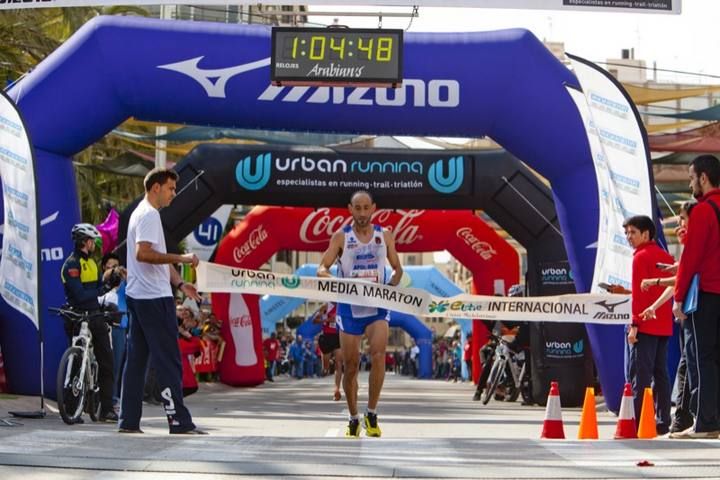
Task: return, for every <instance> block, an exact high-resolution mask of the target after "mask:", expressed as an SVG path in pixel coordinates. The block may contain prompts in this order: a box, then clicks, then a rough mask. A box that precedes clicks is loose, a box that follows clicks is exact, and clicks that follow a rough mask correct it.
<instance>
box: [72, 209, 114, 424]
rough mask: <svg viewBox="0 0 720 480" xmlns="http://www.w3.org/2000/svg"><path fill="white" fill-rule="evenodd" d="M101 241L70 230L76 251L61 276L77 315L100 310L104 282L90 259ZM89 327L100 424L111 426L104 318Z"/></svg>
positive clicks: (92, 232)
mask: <svg viewBox="0 0 720 480" xmlns="http://www.w3.org/2000/svg"><path fill="white" fill-rule="evenodd" d="M100 238H101V237H100V232H98V231H97V229H96V228H95V227H94V226H92V225H90V224H89V223H79V224H77V225H75V226H74V227H73V228H72V239H73V243H74V244H75V248H74V250H73V253H72V254H71V255H70V256H69V257H68V258H67V259H66V260H65V263H64V264H63V267H62V271H61V274H60V276H61V278H62V282H63V287H64V289H65V297H66V299H67V303H68V304H69V305H70V306H71V307H72V308H73V309H74V310H76V311H87V312H97V311H99V310H100V303H99V302H98V297H99V296H100V295H102V294H103V281H102V276H101V275H100V271H99V269H98V266H97V264H96V263H95V260H94V259H93V258H92V257H91V255H92V254H93V252H94V251H95V241H96V240H97V239H100ZM88 323H89V325H88V327H89V328H90V333H92V343H93V349H94V351H95V358H96V359H97V362H98V367H99V372H98V383H99V387H100V405H101V408H100V421H101V422H113V423H114V422H117V421H118V416H117V414H116V413H115V410H113V401H112V393H113V352H112V346H111V345H110V336H109V333H108V326H107V324H106V323H105V320H104V319H103V318H91V319H90V321H89V322H88Z"/></svg>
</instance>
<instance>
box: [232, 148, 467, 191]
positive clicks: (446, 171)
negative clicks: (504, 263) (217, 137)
mask: <svg viewBox="0 0 720 480" xmlns="http://www.w3.org/2000/svg"><path fill="white" fill-rule="evenodd" d="M476 163H477V161H475V159H474V157H473V156H472V155H468V154H465V155H457V154H455V153H451V154H447V153H445V152H443V151H442V150H438V151H437V152H433V153H428V152H423V153H417V154H415V155H413V156H411V157H407V156H406V157H405V158H398V154H397V153H382V152H379V153H378V152H372V151H357V152H351V151H340V152H339V151H335V150H329V149H328V150H325V151H315V152H302V151H291V150H268V151H261V152H254V153H251V154H249V155H247V156H245V157H243V158H241V159H239V160H238V162H237V166H236V167H235V182H234V183H233V187H234V188H235V189H243V190H248V191H251V192H257V191H260V190H262V191H263V192H265V193H273V192H277V193H278V194H280V195H287V194H289V193H290V194H292V193H313V194H314V195H318V194H323V192H333V193H334V192H337V191H338V190H344V191H353V190H358V189H363V190H369V191H373V192H377V193H383V192H391V193H392V194H393V195H405V194H410V195H413V196H417V195H432V196H438V195H455V196H457V195H469V194H471V193H472V186H473V166H474V165H475V164H476Z"/></svg>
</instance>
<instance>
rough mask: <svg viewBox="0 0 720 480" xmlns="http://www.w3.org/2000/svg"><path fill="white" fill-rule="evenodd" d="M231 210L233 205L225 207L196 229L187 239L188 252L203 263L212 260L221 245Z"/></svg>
mask: <svg viewBox="0 0 720 480" xmlns="http://www.w3.org/2000/svg"><path fill="white" fill-rule="evenodd" d="M231 210H232V205H223V206H221V207H220V208H218V209H217V210H216V211H215V213H213V214H212V215H211V216H210V217H208V218H206V219H205V220H204V221H203V222H202V223H201V224H200V225H198V226H197V227H195V230H193V231H192V233H191V234H190V235H188V236H187V237H185V245H187V250H188V252H192V253H194V254H195V255H197V256H198V258H199V259H200V260H202V261H208V260H210V257H211V256H212V254H213V252H214V251H215V248H216V247H217V246H218V243H220V239H221V238H222V234H223V232H224V231H225V225H227V221H228V218H230V212H231Z"/></svg>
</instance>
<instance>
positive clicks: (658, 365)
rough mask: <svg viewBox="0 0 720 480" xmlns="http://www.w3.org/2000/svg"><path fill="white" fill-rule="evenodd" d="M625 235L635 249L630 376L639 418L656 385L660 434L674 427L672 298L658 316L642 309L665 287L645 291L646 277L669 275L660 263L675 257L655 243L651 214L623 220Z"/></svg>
mask: <svg viewBox="0 0 720 480" xmlns="http://www.w3.org/2000/svg"><path fill="white" fill-rule="evenodd" d="M623 228H624V229H625V238H627V241H628V243H629V244H630V246H631V247H632V248H633V249H634V250H635V251H634V253H633V262H632V324H631V325H630V327H629V328H628V336H627V340H628V344H629V345H630V352H629V353H630V354H629V357H628V373H629V377H630V378H629V380H630V382H631V383H632V390H633V397H634V404H635V421H636V422H639V421H640V410H641V408H642V401H643V392H644V391H645V388H646V387H650V386H654V388H653V398H654V399H655V412H656V425H657V431H658V433H659V434H660V435H664V434H666V433H668V432H669V431H670V423H671V420H670V408H671V405H670V376H669V374H668V368H667V351H668V340H669V339H670V337H671V336H672V333H673V322H672V312H671V309H670V302H665V304H664V305H663V306H661V307H660V308H658V309H657V310H656V311H655V318H651V319H649V320H643V317H642V315H641V314H642V312H643V311H644V310H645V309H646V308H648V307H649V306H650V305H652V304H653V302H654V301H655V299H657V298H658V297H659V296H660V295H662V293H663V292H664V291H665V288H664V287H661V286H659V285H656V286H652V287H650V288H649V289H648V290H646V291H643V289H642V288H641V287H640V283H641V282H642V280H643V279H644V278H657V277H667V276H670V275H671V274H670V273H668V272H665V271H663V270H660V269H659V268H658V267H657V264H658V263H668V264H672V263H673V262H674V261H675V259H674V258H673V257H672V256H671V255H670V254H669V253H667V252H666V251H665V250H663V249H662V248H660V246H659V245H658V244H657V243H655V224H654V223H653V221H652V219H651V218H650V217H647V216H645V215H637V216H634V217H630V218H628V219H627V220H625V222H624V223H623Z"/></svg>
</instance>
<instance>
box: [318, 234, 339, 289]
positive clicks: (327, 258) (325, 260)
mask: <svg viewBox="0 0 720 480" xmlns="http://www.w3.org/2000/svg"><path fill="white" fill-rule="evenodd" d="M344 237H345V234H344V233H343V232H342V230H338V231H337V232H335V233H334V234H333V236H332V238H331V239H330V245H329V246H328V249H327V250H325V253H323V256H322V259H320V265H318V269H317V276H318V277H325V278H327V277H332V275H330V267H331V266H332V264H333V263H334V262H335V260H336V259H337V257H338V255H340V250H342V247H343V239H344Z"/></svg>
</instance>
